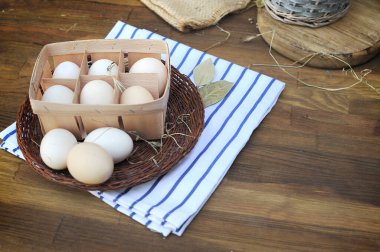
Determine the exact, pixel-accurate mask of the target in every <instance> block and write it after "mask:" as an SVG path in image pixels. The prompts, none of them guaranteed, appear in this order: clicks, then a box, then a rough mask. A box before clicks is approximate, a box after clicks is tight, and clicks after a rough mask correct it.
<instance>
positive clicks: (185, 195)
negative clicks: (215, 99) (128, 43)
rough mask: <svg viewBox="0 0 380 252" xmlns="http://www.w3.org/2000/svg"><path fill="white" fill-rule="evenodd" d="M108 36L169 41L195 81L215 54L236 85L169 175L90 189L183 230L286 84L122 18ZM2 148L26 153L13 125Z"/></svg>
mask: <svg viewBox="0 0 380 252" xmlns="http://www.w3.org/2000/svg"><path fill="white" fill-rule="evenodd" d="M106 38H107V39H113V38H135V39H137V38H141V39H159V40H165V41H166V42H167V43H168V45H169V49H170V50H169V51H170V57H171V63H172V65H173V66H174V67H176V68H177V69H178V70H179V71H180V72H182V73H183V74H185V75H187V76H189V77H190V78H191V79H192V80H193V70H194V67H195V66H197V65H198V64H199V63H201V62H202V61H204V60H207V59H208V58H211V59H212V60H213V62H214V65H215V67H216V76H215V79H214V80H222V79H223V80H227V81H230V82H233V83H234V85H233V87H232V89H231V91H230V92H229V93H228V95H227V96H226V97H225V98H224V99H223V100H222V101H221V102H219V103H217V104H215V105H212V106H210V107H208V108H206V109H205V128H204V131H203V132H202V135H201V136H200V138H199V140H198V142H197V144H196V145H195V147H194V149H193V150H192V151H191V152H190V153H189V154H188V155H187V156H186V157H184V158H183V159H182V160H181V161H180V162H179V163H178V164H177V165H176V166H175V167H173V169H172V170H171V171H170V172H169V173H167V174H166V175H164V176H162V177H159V178H156V179H153V180H152V181H149V182H147V183H144V184H141V185H138V186H135V187H133V188H130V189H121V190H115V191H104V192H102V191H91V192H90V193H92V194H93V195H95V196H96V197H98V198H100V199H101V200H103V201H104V202H105V203H107V204H109V205H110V206H112V207H113V208H115V209H117V210H118V211H120V212H122V213H123V214H126V215H128V216H130V217H131V218H132V219H134V220H136V221H138V222H139V223H141V224H143V225H145V226H146V227H147V228H149V229H151V230H153V231H156V232H159V233H161V234H162V235H164V236H168V235H169V234H170V233H174V234H176V235H182V233H183V232H184V230H185V229H186V227H187V226H188V225H189V224H190V222H191V221H192V220H193V218H194V217H195V216H196V214H197V213H198V212H199V211H200V209H201V208H202V206H203V205H204V204H205V203H206V201H207V200H208V198H209V197H210V196H211V194H212V193H213V192H214V190H215V189H216V187H217V186H218V185H219V183H220V182H221V180H222V179H223V177H224V175H225V174H226V172H227V171H228V169H229V168H230V166H231V165H232V163H233V161H234V160H235V158H236V156H237V155H238V154H239V152H240V151H241V149H242V148H243V147H244V145H245V144H246V143H247V141H248V140H249V138H250V136H251V134H252V132H253V130H254V129H255V128H256V127H257V126H258V125H259V124H260V122H261V121H262V120H263V119H264V117H265V116H266V115H267V114H268V113H269V112H270V110H271V109H272V107H273V106H274V105H275V103H276V101H277V99H278V97H279V95H280V93H281V91H282V90H283V89H284V87H285V84H284V83H283V82H281V81H278V80H276V79H273V78H271V77H268V76H265V75H262V74H260V73H257V72H255V71H252V70H249V69H247V68H244V67H241V66H238V65H236V64H233V63H231V62H228V61H226V60H223V59H220V58H218V57H215V56H212V55H209V54H207V53H205V52H201V51H199V50H196V49H194V48H191V47H189V46H186V45H184V44H181V43H179V42H177V41H174V40H171V39H169V38H165V37H163V36H160V35H158V34H155V33H153V32H150V31H148V30H144V29H138V28H136V27H133V26H131V25H128V24H125V23H123V22H121V21H119V22H117V23H116V25H115V26H114V27H113V29H112V30H111V32H110V33H109V34H108V35H107V37H106ZM0 137H1V138H2V139H3V144H2V145H1V148H3V149H5V150H7V151H9V152H11V153H13V154H15V155H18V156H19V157H22V154H21V152H20V151H19V149H18V146H17V141H16V137H15V125H14V124H12V125H11V126H9V127H8V128H7V129H5V130H4V131H3V132H1V134H0Z"/></svg>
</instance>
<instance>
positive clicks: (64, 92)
mask: <svg viewBox="0 0 380 252" xmlns="http://www.w3.org/2000/svg"><path fill="white" fill-rule="evenodd" d="M73 98H74V92H73V91H72V90H71V89H70V88H68V87H66V86H63V85H54V86H51V87H49V88H48V89H46V90H45V92H44V94H43V96H42V99H41V100H42V101H46V102H55V103H63V104H70V103H73Z"/></svg>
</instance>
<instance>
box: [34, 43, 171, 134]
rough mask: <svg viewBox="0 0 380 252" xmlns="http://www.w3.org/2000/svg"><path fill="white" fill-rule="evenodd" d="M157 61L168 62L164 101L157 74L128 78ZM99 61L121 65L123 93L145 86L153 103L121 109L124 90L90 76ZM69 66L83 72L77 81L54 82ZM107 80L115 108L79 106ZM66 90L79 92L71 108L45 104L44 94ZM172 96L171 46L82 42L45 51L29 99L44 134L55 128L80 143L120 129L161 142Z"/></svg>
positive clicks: (110, 81)
mask: <svg viewBox="0 0 380 252" xmlns="http://www.w3.org/2000/svg"><path fill="white" fill-rule="evenodd" d="M145 57H153V58H157V59H159V60H162V59H163V60H164V61H165V66H166V70H167V73H168V78H167V82H166V88H165V91H164V93H163V94H162V95H161V96H160V95H159V92H158V90H159V88H158V85H159V83H158V80H159V79H158V74H153V73H150V74H144V73H129V72H126V67H125V65H126V64H125V62H127V65H128V66H129V67H131V66H132V65H133V64H134V63H135V62H136V61H137V60H139V59H141V58H145ZM98 59H110V60H112V61H113V62H115V63H116V64H117V65H118V75H117V77H115V78H116V79H117V80H118V81H119V83H121V85H122V86H123V87H125V88H126V87H129V86H133V85H140V86H143V87H145V88H146V89H148V90H149V91H150V93H151V94H152V96H153V98H154V101H153V102H149V103H145V104H139V105H125V104H119V100H120V96H121V90H120V89H119V88H117V85H116V84H115V80H114V78H112V77H111V76H90V75H87V73H88V69H89V65H90V64H91V62H95V61H96V60H98ZM64 61H71V62H74V63H76V64H77V65H78V66H80V76H79V78H77V79H52V73H53V72H54V69H55V67H56V66H57V65H58V64H60V63H61V62H64ZM94 79H100V80H104V81H106V82H107V83H109V84H110V85H111V86H112V88H113V90H114V93H113V95H114V97H113V98H114V104H109V105H88V104H80V103H79V97H80V92H81V90H82V88H83V86H84V85H86V83H87V82H89V81H90V80H94ZM57 84H60V85H64V86H66V87H68V88H70V89H71V90H72V91H73V92H74V98H73V103H72V104H59V103H53V102H46V101H42V100H41V98H42V96H43V93H44V91H45V90H46V89H47V88H49V87H50V86H52V85H57ZM169 92H170V55H169V52H168V46H167V44H166V42H164V41H159V40H139V39H133V40H128V39H117V40H106V39H100V40H83V41H69V42H61V43H53V44H48V45H45V46H44V47H43V48H42V50H41V52H40V54H39V56H38V58H37V60H36V63H35V66H34V69H33V73H32V77H31V81H30V88H29V98H30V103H31V107H32V110H33V113H35V114H37V115H38V118H39V122H40V125H41V129H42V132H43V134H45V133H46V132H48V131H49V130H51V129H54V128H64V129H67V130H69V131H71V132H72V133H73V134H74V135H75V136H76V137H77V139H78V140H81V139H83V138H84V137H85V136H86V135H87V134H88V133H89V132H91V131H92V130H94V129H96V128H99V127H107V126H109V127H117V128H120V129H123V130H125V131H135V132H136V133H137V134H139V135H140V136H141V137H143V138H145V139H148V140H150V139H159V138H160V137H161V136H162V134H163V133H164V128H165V115H166V109H167V103H168V99H169Z"/></svg>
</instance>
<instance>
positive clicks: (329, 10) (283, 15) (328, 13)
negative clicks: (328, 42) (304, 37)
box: [264, 0, 350, 27]
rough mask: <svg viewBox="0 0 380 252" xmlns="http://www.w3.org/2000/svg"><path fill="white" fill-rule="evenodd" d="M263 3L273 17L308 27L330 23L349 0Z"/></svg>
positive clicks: (281, 0)
mask: <svg viewBox="0 0 380 252" xmlns="http://www.w3.org/2000/svg"><path fill="white" fill-rule="evenodd" d="M264 3H265V8H266V9H267V10H268V12H269V14H270V15H271V16H272V17H273V18H275V19H277V20H280V21H282V22H284V23H288V24H296V25H301V26H308V27H320V26H324V25H328V24H331V23H333V22H335V21H336V20H338V19H339V18H341V17H343V16H344V15H345V14H346V13H347V11H348V9H349V7H350V0H265V1H264Z"/></svg>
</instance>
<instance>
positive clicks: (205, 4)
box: [141, 0, 254, 31]
mask: <svg viewBox="0 0 380 252" xmlns="http://www.w3.org/2000/svg"><path fill="white" fill-rule="evenodd" d="M141 2H143V3H144V4H145V5H146V6H147V7H148V8H150V9H151V10H153V11H154V12H155V13H157V14H158V15H159V16H161V17H162V18H163V19H164V20H165V21H166V22H168V23H169V24H171V25H172V26H174V27H175V28H177V29H178V30H180V31H186V30H191V29H201V28H205V27H208V26H211V25H214V24H216V23H217V22H218V21H219V20H220V19H221V18H222V17H224V16H225V15H227V14H229V13H231V12H234V11H238V10H242V9H244V8H248V7H250V6H252V5H253V2H254V1H253V0H189V1H182V0H141Z"/></svg>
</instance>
